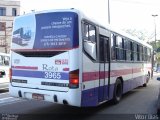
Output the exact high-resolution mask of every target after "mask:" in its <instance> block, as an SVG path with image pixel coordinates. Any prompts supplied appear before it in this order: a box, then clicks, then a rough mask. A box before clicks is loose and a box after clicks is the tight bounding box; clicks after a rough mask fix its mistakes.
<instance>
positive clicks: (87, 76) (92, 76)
mask: <svg viewBox="0 0 160 120" xmlns="http://www.w3.org/2000/svg"><path fill="white" fill-rule="evenodd" d="M141 71H142V69H141V68H135V69H124V70H112V71H111V74H110V76H111V77H116V76H122V75H129V74H133V73H139V72H141ZM104 78H108V71H105V72H103V71H101V72H84V73H83V82H85V81H93V80H97V79H104Z"/></svg>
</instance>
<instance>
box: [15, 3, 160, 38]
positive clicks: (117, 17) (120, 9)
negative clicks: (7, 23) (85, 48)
mask: <svg viewBox="0 0 160 120" xmlns="http://www.w3.org/2000/svg"><path fill="white" fill-rule="evenodd" d="M18 1H20V2H21V14H23V13H24V12H25V13H29V12H31V11H32V10H35V11H42V10H49V9H66V8H75V9H79V10H81V11H82V12H84V14H86V15H87V16H88V17H90V18H92V19H94V20H96V21H97V22H99V23H100V24H102V25H105V26H106V25H107V24H108V0H18ZM159 6H160V0H110V24H111V26H113V27H114V28H116V29H136V30H138V31H139V30H140V31H144V33H147V37H148V38H150V40H154V39H155V38H154V32H155V24H154V17H152V15H153V14H157V15H158V16H157V17H156V18H155V21H156V22H155V23H156V30H157V39H160V7H159Z"/></svg>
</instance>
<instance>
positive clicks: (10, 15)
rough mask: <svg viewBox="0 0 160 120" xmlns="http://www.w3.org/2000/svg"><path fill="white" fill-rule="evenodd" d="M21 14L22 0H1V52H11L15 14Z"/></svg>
mask: <svg viewBox="0 0 160 120" xmlns="http://www.w3.org/2000/svg"><path fill="white" fill-rule="evenodd" d="M18 15H20V1H14V0H0V52H6V53H9V51H10V44H11V33H12V28H13V20H14V18H15V16H18Z"/></svg>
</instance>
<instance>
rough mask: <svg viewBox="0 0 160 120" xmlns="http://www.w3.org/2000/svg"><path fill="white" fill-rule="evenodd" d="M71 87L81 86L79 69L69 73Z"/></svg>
mask: <svg viewBox="0 0 160 120" xmlns="http://www.w3.org/2000/svg"><path fill="white" fill-rule="evenodd" d="M69 87H70V88H78V87H79V70H74V71H71V72H70V73H69Z"/></svg>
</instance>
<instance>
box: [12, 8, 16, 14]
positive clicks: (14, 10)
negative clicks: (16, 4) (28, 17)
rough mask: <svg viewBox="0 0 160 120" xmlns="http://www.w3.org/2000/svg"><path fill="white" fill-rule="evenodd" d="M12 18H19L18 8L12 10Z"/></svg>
mask: <svg viewBox="0 0 160 120" xmlns="http://www.w3.org/2000/svg"><path fill="white" fill-rule="evenodd" d="M12 16H17V9H16V8H12Z"/></svg>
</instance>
